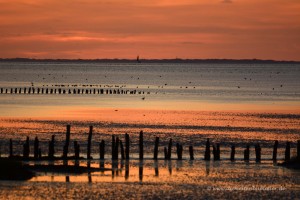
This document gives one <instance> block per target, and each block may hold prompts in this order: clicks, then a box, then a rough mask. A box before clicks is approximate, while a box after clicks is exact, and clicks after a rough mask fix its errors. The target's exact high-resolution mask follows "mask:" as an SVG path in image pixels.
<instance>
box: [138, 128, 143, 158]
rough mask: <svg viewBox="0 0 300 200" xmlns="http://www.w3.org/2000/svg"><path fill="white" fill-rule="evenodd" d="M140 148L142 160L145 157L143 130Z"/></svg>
mask: <svg viewBox="0 0 300 200" xmlns="http://www.w3.org/2000/svg"><path fill="white" fill-rule="evenodd" d="M139 149H140V156H139V158H140V160H143V159H144V138H143V131H140V140H139Z"/></svg>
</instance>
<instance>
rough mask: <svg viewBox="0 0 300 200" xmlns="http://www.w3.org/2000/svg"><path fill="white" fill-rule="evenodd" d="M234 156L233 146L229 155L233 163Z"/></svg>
mask: <svg viewBox="0 0 300 200" xmlns="http://www.w3.org/2000/svg"><path fill="white" fill-rule="evenodd" d="M234 156H235V146H234V145H232V146H231V154H230V160H231V161H234Z"/></svg>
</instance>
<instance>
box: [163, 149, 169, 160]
mask: <svg viewBox="0 0 300 200" xmlns="http://www.w3.org/2000/svg"><path fill="white" fill-rule="evenodd" d="M164 155H165V160H167V159H168V149H167V147H164Z"/></svg>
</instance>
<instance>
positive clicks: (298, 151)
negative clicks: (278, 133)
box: [297, 140, 300, 160]
mask: <svg viewBox="0 0 300 200" xmlns="http://www.w3.org/2000/svg"><path fill="white" fill-rule="evenodd" d="M297 160H300V140H298V141H297Z"/></svg>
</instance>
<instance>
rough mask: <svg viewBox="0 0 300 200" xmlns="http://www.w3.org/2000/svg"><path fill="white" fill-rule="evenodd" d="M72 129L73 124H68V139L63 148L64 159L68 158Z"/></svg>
mask: <svg viewBox="0 0 300 200" xmlns="http://www.w3.org/2000/svg"><path fill="white" fill-rule="evenodd" d="M70 130H71V126H70V125H67V132H66V141H65V146H64V149H63V158H64V159H67V158H68V151H69V144H70Z"/></svg>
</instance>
